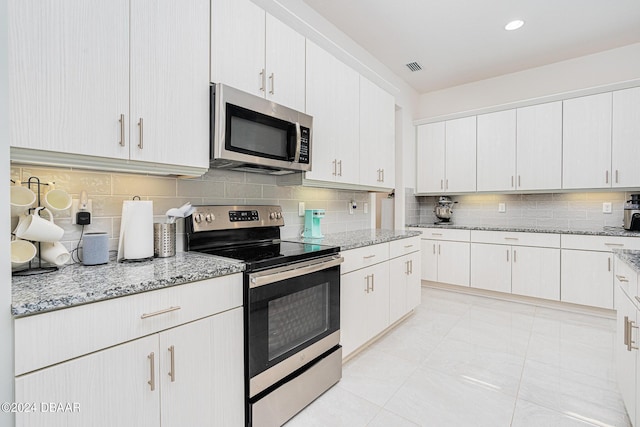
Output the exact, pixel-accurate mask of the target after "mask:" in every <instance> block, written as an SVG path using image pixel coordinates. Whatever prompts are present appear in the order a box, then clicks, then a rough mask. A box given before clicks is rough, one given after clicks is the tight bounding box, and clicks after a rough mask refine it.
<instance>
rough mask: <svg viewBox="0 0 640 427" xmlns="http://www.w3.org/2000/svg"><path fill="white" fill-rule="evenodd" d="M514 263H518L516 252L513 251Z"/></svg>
mask: <svg viewBox="0 0 640 427" xmlns="http://www.w3.org/2000/svg"><path fill="white" fill-rule="evenodd" d="M513 262H516V250H515V249H514V250H513Z"/></svg>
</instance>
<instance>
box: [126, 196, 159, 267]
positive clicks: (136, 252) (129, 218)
mask: <svg viewBox="0 0 640 427" xmlns="http://www.w3.org/2000/svg"><path fill="white" fill-rule="evenodd" d="M145 258H153V201H150V200H125V201H124V202H122V222H121V224H120V241H119V242H118V261H120V260H123V259H124V260H140V259H145Z"/></svg>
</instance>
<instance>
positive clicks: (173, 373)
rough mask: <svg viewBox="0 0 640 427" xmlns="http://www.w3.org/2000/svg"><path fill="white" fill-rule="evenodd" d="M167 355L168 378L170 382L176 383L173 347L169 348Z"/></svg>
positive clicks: (174, 351) (174, 350)
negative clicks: (169, 366) (169, 363)
mask: <svg viewBox="0 0 640 427" xmlns="http://www.w3.org/2000/svg"><path fill="white" fill-rule="evenodd" d="M168 350H169V354H170V360H171V370H170V371H169V377H170V378H171V382H172V383H174V382H176V349H175V347H174V346H171V347H169V349H168Z"/></svg>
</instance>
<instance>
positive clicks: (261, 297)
mask: <svg viewBox="0 0 640 427" xmlns="http://www.w3.org/2000/svg"><path fill="white" fill-rule="evenodd" d="M342 261H343V258H342V257H341V256H339V255H336V256H330V257H324V258H319V259H315V260H310V261H304V262H301V263H296V264H294V265H290V266H286V267H279V268H274V269H269V270H265V271H260V272H255V273H252V274H249V275H248V280H249V286H248V296H247V304H246V306H245V310H246V315H247V319H246V320H247V321H246V325H247V330H246V339H247V358H248V360H247V364H248V373H249V397H254V396H255V395H257V394H258V393H261V392H262V391H264V390H266V389H268V388H269V387H271V386H272V385H274V384H276V383H277V382H278V381H280V380H282V379H283V378H285V377H287V376H288V375H290V374H292V373H294V372H295V371H297V370H298V369H300V368H302V367H303V366H305V365H306V364H308V363H309V362H311V361H313V360H314V359H316V358H317V357H319V356H321V355H323V354H324V353H326V352H327V351H329V350H331V349H332V348H334V347H336V346H337V345H338V344H339V342H340V263H342ZM294 355H295V357H292V356H294Z"/></svg>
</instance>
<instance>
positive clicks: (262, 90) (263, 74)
mask: <svg viewBox="0 0 640 427" xmlns="http://www.w3.org/2000/svg"><path fill="white" fill-rule="evenodd" d="M265 76H266V74H265V72H264V68H263V69H262V71H260V92H264V91H265V88H264V87H265V86H266V79H265Z"/></svg>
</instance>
